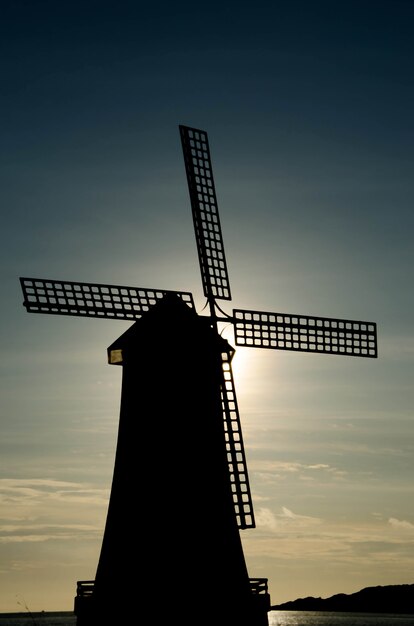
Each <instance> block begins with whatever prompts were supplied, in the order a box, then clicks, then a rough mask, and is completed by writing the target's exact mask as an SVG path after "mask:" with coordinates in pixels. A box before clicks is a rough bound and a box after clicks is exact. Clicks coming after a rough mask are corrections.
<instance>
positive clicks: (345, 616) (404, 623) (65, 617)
mask: <svg viewBox="0 0 414 626" xmlns="http://www.w3.org/2000/svg"><path fill="white" fill-rule="evenodd" d="M175 621H176V620H175V618H174V614H173V612H172V611H169V612H168V614H165V615H164V616H163V615H162V614H161V615H160V619H159V623H160V624H161V625H162V624H171V623H174V622H175ZM178 621H179V620H178ZM135 624H136V618H133V620H131V625H130V626H135ZM0 626H76V617H75V616H74V615H73V613H47V612H45V613H41V614H39V613H36V614H26V613H23V614H22V613H13V614H10V613H8V614H1V613H0ZM125 626H128V625H125ZM194 626H197V619H195V620H194ZM211 626H222V625H221V624H212V625H211ZM269 626H414V615H394V614H392V615H386V614H384V613H328V612H319V611H270V613H269Z"/></svg>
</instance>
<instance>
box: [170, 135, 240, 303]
mask: <svg viewBox="0 0 414 626" xmlns="http://www.w3.org/2000/svg"><path fill="white" fill-rule="evenodd" d="M180 135H181V143H182V147H183V154H184V162H185V169H186V173H187V182H188V190H189V193H190V200H191V208H192V213H193V222H194V231H195V236H196V241H197V251H198V258H199V262H200V270H201V277H202V282H203V289H204V295H205V296H206V297H207V298H210V299H211V298H215V299H220V300H231V293H230V283H229V277H228V272H227V264H226V258H225V254H224V246H223V237H222V233H221V225H220V218H219V213H218V207H217V197H216V191H215V187H214V180H213V171H212V167H211V158H210V148H209V145H208V138H207V133H206V132H205V131H203V130H198V129H196V128H189V127H188V126H180Z"/></svg>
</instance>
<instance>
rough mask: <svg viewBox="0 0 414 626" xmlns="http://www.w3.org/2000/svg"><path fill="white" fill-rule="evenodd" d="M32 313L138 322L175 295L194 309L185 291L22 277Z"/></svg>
mask: <svg viewBox="0 0 414 626" xmlns="http://www.w3.org/2000/svg"><path fill="white" fill-rule="evenodd" d="M20 284H21V286H22V290H23V295H24V302H23V305H24V306H25V307H26V309H27V311H28V312H29V313H50V314H55V315H75V316H86V317H102V318H109V319H123V320H136V319H138V318H140V317H141V316H142V315H143V314H144V313H145V312H146V311H148V310H149V309H150V307H151V306H152V305H154V304H155V303H156V302H157V301H158V300H161V299H162V298H163V297H164V296H165V295H166V294H168V293H170V294H175V295H177V296H178V297H180V298H181V299H182V300H183V301H184V302H185V303H186V304H187V305H188V306H189V307H191V308H192V309H194V301H193V296H192V294H191V293H189V292H184V291H166V290H159V289H141V288H138V287H125V286H121V285H117V286H115V285H104V284H96V283H79V282H70V281H60V280H48V279H40V278H20Z"/></svg>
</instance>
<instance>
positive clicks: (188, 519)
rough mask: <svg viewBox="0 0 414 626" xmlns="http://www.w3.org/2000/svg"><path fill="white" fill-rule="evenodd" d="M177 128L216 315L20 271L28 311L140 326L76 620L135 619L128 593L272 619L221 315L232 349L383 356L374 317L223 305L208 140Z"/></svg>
mask: <svg viewBox="0 0 414 626" xmlns="http://www.w3.org/2000/svg"><path fill="white" fill-rule="evenodd" d="M179 129H180V136H181V143H182V149H183V155H184V163H185V169H186V175H187V183H188V189H189V195H190V201H191V208H192V215H193V223H194V231H195V237H196V242H197V251H198V258H199V265H200V270H201V279H202V285H203V291H204V296H205V298H206V299H207V305H208V311H209V314H208V315H198V314H197V312H196V309H195V305H194V301H193V297H192V294H191V293H189V292H181V291H170V290H162V289H147V288H136V287H127V286H114V285H106V284H94V283H83V282H71V281H58V280H49V279H37V278H21V279H20V281H21V286H22V290H23V294H24V306H25V307H26V309H27V311H29V312H31V313H48V314H56V315H72V316H87V317H100V318H105V319H120V320H126V321H131V322H133V324H132V325H131V326H130V328H129V329H128V330H127V331H126V332H125V333H124V334H123V335H121V337H119V338H118V339H117V340H116V341H115V342H114V343H113V344H112V345H111V346H110V347H109V348H108V361H109V363H111V364H114V365H121V366H122V367H123V382H122V394H121V409H120V421H119V431H118V441H117V450H116V456H115V466H114V474H113V482H112V488H111V496H110V501H109V507H108V514H107V520H106V526H105V532H104V537H103V542H102V548H101V553H100V558H99V562H98V567H97V571H96V577H95V580H94V581H79V582H78V588H77V596H76V598H75V613H76V614H77V623H78V626H94V625H95V624H98V623H101V622H102V620H103V619H104V618H105V619H108V620H109V622H110V621H113V622H117V621H119V619H120V616H121V617H122V618H125V619H130V618H131V613H132V611H133V610H134V609H133V608H132V607H131V604H130V603H131V601H136V602H137V603H138V605H139V609H138V610H140V609H141V606H144V605H145V606H146V608H150V610H151V611H152V612H153V613H154V612H155V611H157V610H160V609H161V608H162V607H164V606H168V607H171V606H172V605H173V607H174V608H175V609H176V610H178V611H179V614H180V619H181V622H182V623H183V624H185V625H187V624H188V626H189V625H190V624H193V623H194V621H195V619H194V617H195V615H196V614H197V613H198V612H200V611H202V614H203V618H204V620H205V623H223V624H226V626H231V625H232V624H234V625H236V624H237V626H262V625H266V624H267V623H268V620H267V611H268V610H269V608H270V597H269V594H268V590H267V579H264V578H250V577H249V575H248V572H247V567H246V563H245V558H244V554H243V548H242V543H241V540H240V532H239V531H240V530H242V529H248V528H254V527H255V520H254V511H253V503H252V496H251V492H250V486H249V479H248V473H247V464H246V455H245V450H244V444H243V437H242V430H241V425H240V416H239V411H238V404H237V398H236V393H235V386H234V379H233V374H232V368H231V361H232V357H233V354H234V348H232V346H231V345H230V344H229V343H228V342H227V341H226V340H225V339H223V338H222V337H221V336H220V334H219V332H218V325H219V323H222V322H225V323H227V324H231V325H232V327H233V329H234V341H235V344H236V346H241V347H251V348H265V349H275V350H288V351H296V352H310V353H318V354H336V355H343V356H355V357H368V358H376V357H377V332H376V324H375V323H372V322H364V321H356V320H342V319H337V318H328V317H315V316H309V315H302V314H286V313H277V312H266V311H254V310H247V309H233V312H232V314H227V313H225V312H224V311H223V310H222V309H221V307H220V306H219V305H218V302H217V301H220V300H224V301H226V300H227V301H230V300H231V291H230V281H229V276H228V269H227V262H226V257H225V252H224V245H223V237H222V231H221V225H220V218H219V213H218V205H217V197H216V191H215V185H214V179H213V172H212V166H211V156H210V148H209V142H208V137H207V133H206V132H205V131H203V130H199V129H195V128H190V127H187V126H180V127H179ZM161 355H162V356H161ZM149 468H150V469H149ZM148 473H151V479H149V478H148ZM137 501H138V506H136V503H137ZM143 510H145V511H146V513H145V515H144V514H143ZM160 589H162V591H160ZM128 601H129V604H128ZM213 620H214V622H213ZM119 623H120V622H119Z"/></svg>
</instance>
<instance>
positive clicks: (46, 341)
mask: <svg viewBox="0 0 414 626" xmlns="http://www.w3.org/2000/svg"><path fill="white" fill-rule="evenodd" d="M413 18H414V7H413V5H412V3H411V2H406V1H403V0H394V1H392V2H391V1H389V2H381V1H379V2H374V1H373V0H372V1H370V0H360V1H359V2H353V1H352V0H351V1H347V2H335V3H332V2H322V1H315V2H312V3H310V2H301V1H297V2H289V3H284V2H256V3H255V4H254V5H249V4H247V3H234V2H226V3H215V2H213V3H209V5H208V7H207V6H206V7H204V8H201V7H199V6H195V5H194V4H188V3H185V2H182V3H179V2H176V3H166V2H158V3H153V4H151V5H150V3H142V2H117V3H115V2H91V1H86V2H76V1H75V2H73V1H72V2H66V1H62V2H59V3H55V2H48V1H39V2H36V3H33V2H25V1H19V0H15V1H13V2H12V1H7V0H6V1H5V2H4V3H3V5H2V19H1V25H0V29H1V31H2V32H1V37H0V41H1V44H0V45H1V47H2V59H3V61H2V67H1V70H0V72H1V83H0V89H1V101H0V112H1V115H0V125H1V136H2V141H1V146H0V159H1V164H2V167H1V171H2V185H1V191H0V193H1V206H2V233H3V238H2V247H1V252H0V254H1V265H0V267H1V270H0V275H1V280H2V313H1V315H2V324H1V327H0V332H1V343H2V347H3V357H4V358H3V359H2V361H1V378H0V385H1V394H0V403H1V405H0V407H1V408H0V411H1V414H0V419H1V431H2V435H1V439H0V441H1V443H0V446H1V456H0V458H1V461H0V502H1V507H0V582H1V584H0V611H14V610H16V611H17V610H20V608H21V606H20V605H18V601H20V602H21V601H22V598H23V599H24V601H25V602H26V603H27V604H28V605H29V607H30V609H31V610H41V609H44V610H53V609H62V610H71V609H72V606H73V595H74V593H75V582H76V580H78V579H90V578H93V576H94V574H95V568H96V564H97V559H98V555H99V549H100V541H101V538H102V532H103V525H104V521H105V514H106V506H107V498H108V494H109V488H110V482H111V476H112V468H113V455H114V449H115V443H116V432H117V423H118V411H119V396H120V382H121V372H120V368H113V367H110V366H108V365H107V363H106V348H107V346H108V345H110V344H111V343H112V342H113V341H114V339H115V338H116V337H118V336H119V335H120V334H121V333H122V332H123V331H124V330H125V329H126V328H127V327H128V324H127V323H124V322H119V321H118V322H115V321H100V320H91V319H81V318H69V317H67V318H64V317H57V316H56V317H55V316H40V315H28V314H27V313H26V312H25V310H24V308H23V307H22V306H21V302H22V296H21V293H20V286H19V283H18V277H19V276H35V277H43V278H55V279H62V280H78V281H85V282H103V283H110V284H124V285H131V286H141V287H156V288H164V289H177V290H189V291H192V292H193V294H194V297H195V300H196V304H197V308H198V311H199V312H201V310H202V307H203V306H204V298H203V296H202V291H201V281H200V277H199V269H198V262H197V254H196V247H195V240H194V233H193V228H192V220H191V211H190V203H189V199H188V192H187V187H186V181H185V172H184V165H183V159H182V154H181V146H180V139H179V132H178V124H186V125H189V126H194V127H198V128H202V129H204V130H206V131H207V132H208V134H209V140H210V147H211V151H212V158H213V166H214V174H215V183H216V190H217V195H218V201H219V207H220V216H221V222H222V229H223V236H224V241H225V249H226V256H227V260H228V266H229V274H230V280H231V287H232V294H233V302H232V303H231V305H232V306H234V307H239V308H251V309H258V310H264V311H281V312H287V313H302V314H308V315H324V316H328V317H340V318H350V319H363V320H372V321H375V322H377V323H378V332H379V359H378V360H371V359H354V358H343V359H342V358H335V357H331V356H322V355H310V354H291V353H287V352H285V353H284V352H276V351H265V350H248V349H241V348H240V349H238V350H237V353H236V357H235V364H234V370H235V375H236V387H237V392H238V400H239V405H240V409H241V414H242V415H241V416H242V424H243V429H244V430H243V432H244V439H245V445H246V453H247V460H248V466H249V471H250V480H251V484H252V489H253V500H254V505H255V511H256V519H257V529H255V530H252V531H245V532H244V533H243V535H242V537H243V542H244V545H245V553H246V558H247V561H248V566H249V571H250V574H251V575H252V576H265V577H268V578H269V586H270V591H271V595H272V601H273V602H275V603H276V602H282V601H285V600H291V599H294V598H296V597H299V596H305V595H316V596H327V595H331V594H333V593H339V592H347V593H351V592H354V591H357V590H358V589H359V588H361V587H364V586H370V585H377V584H398V583H412V582H413V580H412V571H413V568H414V504H413V502H414V498H413V487H412V473H413V469H414V467H413V442H414V424H413V393H412V378H413V366H414V334H413V324H412V321H413V320H412V311H413V304H414V302H413V290H412V284H413V245H412V232H413V212H412V205H413V196H414V189H413V176H412V168H413V156H414V154H413V130H414V129H413V121H412V120H413V118H412V110H413V95H414V87H413V73H412V67H413V61H414V54H413V41H412V29H413ZM224 308H225V309H226V310H227V311H228V312H231V306H230V305H229V306H225V307H224ZM229 338H230V339H231V336H229ZM144 506H145V505H144ZM137 532H139V531H137ZM142 540H143V541H144V540H145V537H143V538H142ZM315 572H317V575H315ZM162 584H165V585H168V581H167V580H165V581H163V583H162ZM19 599H20V600H19Z"/></svg>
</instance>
